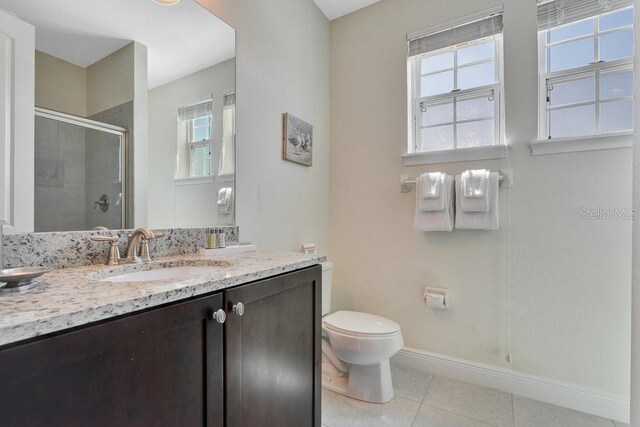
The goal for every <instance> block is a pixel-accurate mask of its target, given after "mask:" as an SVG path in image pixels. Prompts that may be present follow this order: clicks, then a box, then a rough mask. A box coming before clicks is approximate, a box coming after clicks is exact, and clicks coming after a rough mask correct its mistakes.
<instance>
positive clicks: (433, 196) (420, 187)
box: [416, 172, 446, 212]
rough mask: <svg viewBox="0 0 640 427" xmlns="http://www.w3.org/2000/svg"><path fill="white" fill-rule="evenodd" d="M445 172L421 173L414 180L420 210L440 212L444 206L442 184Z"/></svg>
mask: <svg viewBox="0 0 640 427" xmlns="http://www.w3.org/2000/svg"><path fill="white" fill-rule="evenodd" d="M445 178H446V174H444V173H441V172H433V173H428V172H427V173H423V174H422V175H420V176H419V177H418V179H417V180H416V192H417V194H418V199H417V202H416V203H417V205H418V209H419V210H421V211H422V212H440V211H443V210H444V208H445V205H446V203H445V197H444V188H443V187H444V184H445Z"/></svg>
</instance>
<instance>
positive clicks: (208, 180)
mask: <svg viewBox="0 0 640 427" xmlns="http://www.w3.org/2000/svg"><path fill="white" fill-rule="evenodd" d="M214 180H215V177H214V176H213V175H210V176H199V177H195V178H174V179H173V185H176V186H181V185H199V184H213V182H214Z"/></svg>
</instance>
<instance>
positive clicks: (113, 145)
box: [34, 108, 128, 232]
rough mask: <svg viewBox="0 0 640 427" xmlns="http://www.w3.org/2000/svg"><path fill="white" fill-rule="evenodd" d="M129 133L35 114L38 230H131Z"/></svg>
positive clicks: (72, 118) (43, 111)
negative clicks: (128, 226)
mask: <svg viewBox="0 0 640 427" xmlns="http://www.w3.org/2000/svg"><path fill="white" fill-rule="evenodd" d="M126 171H127V129H124V128H121V127H118V126H112V125H109V124H106V123H101V122H98V121H94V120H89V119H86V118H83V117H76V116H72V115H69V114H64V113H59V112H55V111H51V110H46V109H42V108H36V112H35V195H34V208H35V220H34V221H35V224H34V228H35V231H37V232H38V231H77V230H91V229H93V228H96V227H106V228H109V229H121V228H126V227H127V220H126V219H127V207H128V203H127V194H126V182H125V177H126Z"/></svg>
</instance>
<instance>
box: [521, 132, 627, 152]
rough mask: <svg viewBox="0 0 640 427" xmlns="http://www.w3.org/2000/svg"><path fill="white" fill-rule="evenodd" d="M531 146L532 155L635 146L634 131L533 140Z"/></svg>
mask: <svg viewBox="0 0 640 427" xmlns="http://www.w3.org/2000/svg"><path fill="white" fill-rule="evenodd" d="M529 146H530V147H531V155H532V156H544V155H547V154H564V153H575V152H579V151H595V150H612V149H616V148H630V147H633V132H624V133H617V134H607V135H595V136H585V137H580V138H558V139H550V140H544V141H536V142H532V143H531V144H530V145H529Z"/></svg>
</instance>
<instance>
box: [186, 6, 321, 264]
mask: <svg viewBox="0 0 640 427" xmlns="http://www.w3.org/2000/svg"><path fill="white" fill-rule="evenodd" d="M198 3H200V4H202V5H203V6H205V7H207V8H208V9H209V10H211V11H213V12H214V13H215V14H216V15H217V16H219V17H220V18H221V19H223V20H224V21H226V22H227V23H228V24H229V25H231V26H232V27H234V28H235V29H236V32H237V33H236V35H237V41H236V57H237V62H236V67H237V68H236V70H237V93H238V98H237V122H236V137H237V186H238V193H237V194H238V198H237V205H236V206H237V224H238V225H239V226H240V233H241V239H242V240H251V241H253V242H255V243H257V244H258V247H260V248H261V249H264V250H269V249H276V250H299V249H300V245H301V244H302V243H303V242H315V243H316V244H317V245H318V248H319V251H320V252H321V253H323V254H326V253H328V251H329V71H330V70H329V39H330V35H329V31H330V25H329V21H328V20H327V18H326V17H325V16H324V15H323V14H322V12H321V11H320V10H319V9H318V8H317V7H316V6H315V4H314V3H313V1H311V0H280V1H278V5H277V7H274V4H273V3H272V2H268V1H263V0H198ZM285 112H290V113H292V114H295V115H296V116H298V117H301V118H303V119H305V120H306V121H308V122H310V123H312V124H313V125H314V128H313V134H314V135H313V136H314V147H313V167H311V168H307V167H304V166H300V165H297V164H294V163H291V162H285V161H283V160H282V159H281V152H282V148H281V138H282V129H281V127H282V124H281V123H282V113H285Z"/></svg>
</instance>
